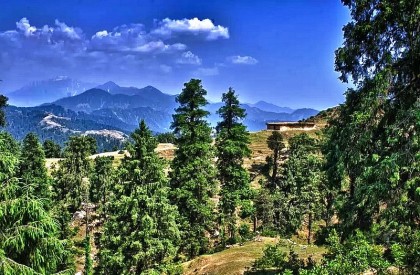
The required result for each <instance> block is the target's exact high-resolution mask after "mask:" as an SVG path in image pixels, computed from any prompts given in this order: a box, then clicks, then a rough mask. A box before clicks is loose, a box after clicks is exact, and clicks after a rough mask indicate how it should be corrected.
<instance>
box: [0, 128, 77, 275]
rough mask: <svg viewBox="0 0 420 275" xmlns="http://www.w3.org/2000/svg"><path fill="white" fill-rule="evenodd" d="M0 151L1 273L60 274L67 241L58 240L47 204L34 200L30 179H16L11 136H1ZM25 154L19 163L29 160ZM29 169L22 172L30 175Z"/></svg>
mask: <svg viewBox="0 0 420 275" xmlns="http://www.w3.org/2000/svg"><path fill="white" fill-rule="evenodd" d="M0 149H1V152H2V154H0V155H1V158H0V163H1V167H0V175H1V182H0V184H1V188H0V273H1V274H46V273H48V274H50V273H55V272H57V271H60V270H62V268H65V267H66V266H67V261H68V256H69V252H68V251H67V250H66V241H62V240H60V239H59V238H58V237H59V227H58V225H57V222H56V221H55V220H54V219H53V217H52V215H51V213H50V211H49V210H48V209H49V208H50V206H49V205H48V204H49V201H48V200H45V199H40V198H38V197H37V196H38V194H37V193H36V192H35V190H36V189H34V188H32V182H31V181H30V178H27V179H26V180H25V181H22V182H19V181H18V179H17V178H16V173H17V172H19V166H18V164H19V160H18V158H19V153H18V152H19V147H18V146H17V144H16V142H15V141H14V140H13V139H12V138H11V137H10V135H8V134H5V133H1V134H0ZM26 153H27V152H25V154H26ZM25 154H23V155H24V156H25V158H24V159H23V160H22V162H23V161H28V160H29V159H30V157H28V155H25ZM32 168H33V167H31V168H30V169H26V170H24V172H25V173H29V174H32V172H33V171H31V169H32ZM39 179H40V178H39ZM37 184H39V182H37ZM44 184H45V183H44Z"/></svg>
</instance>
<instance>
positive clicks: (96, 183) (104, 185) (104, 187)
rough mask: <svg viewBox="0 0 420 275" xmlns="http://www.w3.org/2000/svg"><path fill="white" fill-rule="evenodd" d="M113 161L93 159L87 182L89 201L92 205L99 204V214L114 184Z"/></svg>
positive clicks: (109, 159)
mask: <svg viewBox="0 0 420 275" xmlns="http://www.w3.org/2000/svg"><path fill="white" fill-rule="evenodd" d="M113 161H114V157H97V158H95V161H94V167H93V172H92V174H91V176H90V180H89V182H90V188H89V199H90V201H91V202H92V203H95V204H99V208H100V210H99V211H100V212H101V213H103V208H104V206H105V204H106V202H107V198H108V196H109V193H110V190H111V187H112V184H114V183H115V171H114V168H113V167H112V163H113Z"/></svg>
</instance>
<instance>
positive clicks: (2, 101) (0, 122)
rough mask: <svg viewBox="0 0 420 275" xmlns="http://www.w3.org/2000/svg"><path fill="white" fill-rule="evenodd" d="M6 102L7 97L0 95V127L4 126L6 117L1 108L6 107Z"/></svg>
mask: <svg viewBox="0 0 420 275" xmlns="http://www.w3.org/2000/svg"><path fill="white" fill-rule="evenodd" d="M7 100H8V98H7V97H5V96H4V95H0V127H4V126H6V115H5V114H4V110H3V108H4V107H6V106H7Z"/></svg>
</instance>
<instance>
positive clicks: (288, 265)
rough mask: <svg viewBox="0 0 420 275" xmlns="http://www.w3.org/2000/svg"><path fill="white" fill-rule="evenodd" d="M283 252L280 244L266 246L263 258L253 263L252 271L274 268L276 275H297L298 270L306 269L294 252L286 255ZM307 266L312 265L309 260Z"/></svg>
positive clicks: (291, 251)
mask: <svg viewBox="0 0 420 275" xmlns="http://www.w3.org/2000/svg"><path fill="white" fill-rule="evenodd" d="M284 250H285V248H284V246H283V245H282V244H281V243H278V244H275V245H271V244H269V245H267V246H266V247H265V248H264V251H263V256H262V257H261V258H259V259H257V260H256V261H255V262H254V264H253V266H252V269H253V270H255V271H258V270H267V269H271V270H272V269H273V268H274V269H275V272H276V274H295V275H298V274H300V273H299V270H301V269H306V268H307V265H306V264H305V262H304V261H303V260H301V259H299V256H298V254H297V253H296V252H294V251H293V250H290V251H289V253H286V252H285V251H284ZM308 264H312V262H311V260H310V261H308ZM277 272H279V273H277Z"/></svg>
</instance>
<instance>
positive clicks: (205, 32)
mask: <svg viewBox="0 0 420 275" xmlns="http://www.w3.org/2000/svg"><path fill="white" fill-rule="evenodd" d="M158 26H159V27H158V28H156V29H155V30H153V31H152V33H154V34H158V35H162V36H166V37H171V36H172V35H173V34H182V33H184V34H193V35H196V36H198V35H202V36H204V38H205V39H206V40H216V39H218V38H225V39H227V38H229V29H228V28H227V27H223V26H221V25H217V26H216V25H214V23H213V22H212V21H211V20H210V19H203V20H200V19H198V18H197V17H196V18H192V19H187V18H184V19H181V20H173V19H169V18H165V19H163V20H162V21H161V22H159V23H158Z"/></svg>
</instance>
